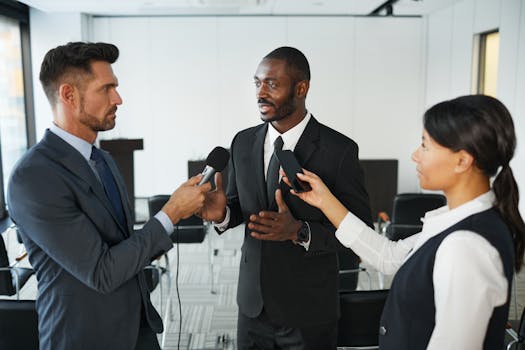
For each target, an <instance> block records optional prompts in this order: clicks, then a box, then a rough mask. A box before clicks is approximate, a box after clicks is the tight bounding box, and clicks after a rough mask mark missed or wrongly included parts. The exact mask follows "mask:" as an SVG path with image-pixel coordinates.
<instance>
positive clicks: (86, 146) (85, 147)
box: [49, 123, 93, 161]
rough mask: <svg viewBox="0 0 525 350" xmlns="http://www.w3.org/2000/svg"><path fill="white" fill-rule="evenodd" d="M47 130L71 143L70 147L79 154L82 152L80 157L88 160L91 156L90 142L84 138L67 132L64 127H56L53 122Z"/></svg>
mask: <svg viewBox="0 0 525 350" xmlns="http://www.w3.org/2000/svg"><path fill="white" fill-rule="evenodd" d="M49 130H50V131H51V132H52V133H53V134H55V135H57V136H58V137H60V138H61V139H62V140H64V141H65V142H67V143H68V144H69V145H71V147H73V148H74V149H76V150H77V151H79V152H80V154H82V157H84V158H85V159H86V160H87V161H89V158H90V157H91V148H92V147H93V145H92V144H90V143H89V142H87V141H86V140H83V139H81V138H80V137H77V136H75V135H73V134H70V133H68V132H67V131H65V130H64V129H61V128H60V127H58V126H57V125H56V124H55V123H53V124H51V127H50V128H49Z"/></svg>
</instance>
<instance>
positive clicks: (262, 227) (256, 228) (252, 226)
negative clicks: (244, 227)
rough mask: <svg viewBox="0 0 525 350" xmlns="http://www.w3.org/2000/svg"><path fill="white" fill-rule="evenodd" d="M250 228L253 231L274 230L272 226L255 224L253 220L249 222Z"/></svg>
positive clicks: (267, 231) (264, 231)
mask: <svg viewBox="0 0 525 350" xmlns="http://www.w3.org/2000/svg"><path fill="white" fill-rule="evenodd" d="M248 228H249V229H250V230H251V231H257V232H261V233H265V234H267V233H270V232H272V228H271V227H270V226H265V225H259V224H255V223H253V222H250V223H249V224H248Z"/></svg>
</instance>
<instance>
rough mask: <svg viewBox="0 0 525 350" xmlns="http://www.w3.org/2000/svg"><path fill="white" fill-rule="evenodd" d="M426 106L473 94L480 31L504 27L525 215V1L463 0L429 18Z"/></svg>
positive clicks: (505, 84) (504, 80) (506, 97)
mask: <svg viewBox="0 0 525 350" xmlns="http://www.w3.org/2000/svg"><path fill="white" fill-rule="evenodd" d="M426 24H427V33H428V34H427V40H426V42H427V45H428V47H427V55H426V57H427V72H426V74H427V77H426V99H425V108H428V107H430V106H431V105H433V104H435V103H437V102H439V101H442V100H445V99H450V98H454V97H457V96H460V95H466V94H469V93H471V80H472V69H471V67H472V61H473V38H474V35H476V34H479V33H482V32H486V31H490V30H494V29H499V33H500V51H499V67H498V92H497V95H498V98H499V99H500V100H501V101H502V102H503V103H504V104H505V105H506V106H507V108H508V109H509V110H510V112H511V114H512V115H513V118H514V122H515V127H516V133H517V138H518V149H517V152H516V156H515V158H514V161H513V162H512V163H511V165H512V168H513V170H514V174H515V176H516V179H517V182H518V186H519V187H520V192H521V194H522V201H521V205H520V209H521V212H522V213H525V101H524V100H525V2H524V1H522V0H463V1H457V2H456V3H455V4H454V5H453V6H449V7H446V8H444V9H441V10H440V11H437V12H435V13H432V14H430V16H428V18H427V21H426Z"/></svg>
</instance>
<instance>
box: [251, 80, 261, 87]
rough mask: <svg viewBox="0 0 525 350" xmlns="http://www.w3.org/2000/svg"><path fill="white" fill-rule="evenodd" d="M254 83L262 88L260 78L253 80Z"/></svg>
mask: <svg viewBox="0 0 525 350" xmlns="http://www.w3.org/2000/svg"><path fill="white" fill-rule="evenodd" d="M253 84H254V85H255V87H256V88H260V87H261V82H260V81H259V80H255V81H254V82H253Z"/></svg>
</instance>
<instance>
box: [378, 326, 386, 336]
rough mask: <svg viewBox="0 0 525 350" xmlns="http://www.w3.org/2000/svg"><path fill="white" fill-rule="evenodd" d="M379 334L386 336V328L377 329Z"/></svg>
mask: <svg viewBox="0 0 525 350" xmlns="http://www.w3.org/2000/svg"><path fill="white" fill-rule="evenodd" d="M379 334H380V335H385V334H386V328H385V327H384V326H381V327H379Z"/></svg>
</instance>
